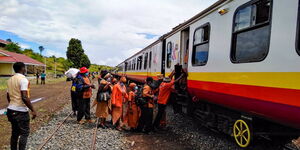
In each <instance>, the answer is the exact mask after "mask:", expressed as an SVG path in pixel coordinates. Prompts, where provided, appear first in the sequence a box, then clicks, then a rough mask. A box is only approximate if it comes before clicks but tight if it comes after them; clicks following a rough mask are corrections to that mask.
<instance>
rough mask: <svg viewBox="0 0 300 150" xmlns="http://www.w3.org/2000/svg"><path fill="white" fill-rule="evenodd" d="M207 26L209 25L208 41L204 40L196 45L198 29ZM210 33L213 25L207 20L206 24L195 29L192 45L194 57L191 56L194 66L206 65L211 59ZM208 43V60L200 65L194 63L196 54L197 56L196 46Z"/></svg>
mask: <svg viewBox="0 0 300 150" xmlns="http://www.w3.org/2000/svg"><path fill="white" fill-rule="evenodd" d="M205 26H208V40H207V41H206V42H202V43H198V44H196V45H194V43H195V35H196V31H197V30H200V29H202V28H204V27H205ZM210 33H211V26H210V23H209V22H207V23H205V24H202V25H201V26H199V27H197V28H196V29H195V30H194V33H193V45H192V58H191V64H192V66H195V67H196V66H205V65H206V64H207V62H208V60H209V42H210ZM207 43H208V53H207V61H206V63H205V64H200V65H197V64H195V63H194V56H195V51H196V49H195V48H196V46H200V45H204V44H207Z"/></svg>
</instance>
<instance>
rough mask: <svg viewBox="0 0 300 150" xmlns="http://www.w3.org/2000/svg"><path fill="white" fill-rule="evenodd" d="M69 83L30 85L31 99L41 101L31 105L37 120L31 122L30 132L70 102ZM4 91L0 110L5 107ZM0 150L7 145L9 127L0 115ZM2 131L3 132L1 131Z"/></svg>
mask: <svg viewBox="0 0 300 150" xmlns="http://www.w3.org/2000/svg"><path fill="white" fill-rule="evenodd" d="M70 85H71V83H70V82H65V81H60V82H54V83H51V84H46V85H35V84H34V85H31V99H32V100H33V99H36V98H41V97H43V98H44V99H43V100H42V101H39V102H36V103H34V104H33V106H34V108H35V109H36V111H37V113H38V114H37V115H38V116H37V118H36V119H35V120H31V122H30V126H31V132H34V131H35V130H36V129H38V128H39V127H40V126H41V125H42V124H44V123H46V122H48V121H49V119H51V116H52V114H53V113H54V112H56V111H58V110H60V109H61V108H63V107H64V106H65V105H66V104H68V103H69V102H70V92H69V90H70ZM7 105H8V103H7V100H6V91H5V90H2V91H0V109H3V108H5V107H7ZM0 128H1V130H0V135H1V138H0V149H3V147H4V146H5V145H8V144H9V140H10V134H11V127H10V123H9V122H8V121H7V117H6V116H5V115H0ZM3 129H4V130H3Z"/></svg>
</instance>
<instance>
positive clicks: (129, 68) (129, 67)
mask: <svg viewBox="0 0 300 150" xmlns="http://www.w3.org/2000/svg"><path fill="white" fill-rule="evenodd" d="M128 70H131V61H129V64H128Z"/></svg>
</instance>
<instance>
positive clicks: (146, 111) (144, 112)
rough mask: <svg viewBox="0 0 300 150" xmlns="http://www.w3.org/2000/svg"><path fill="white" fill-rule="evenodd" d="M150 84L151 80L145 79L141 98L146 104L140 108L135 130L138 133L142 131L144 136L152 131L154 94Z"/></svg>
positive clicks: (150, 78)
mask: <svg viewBox="0 0 300 150" xmlns="http://www.w3.org/2000/svg"><path fill="white" fill-rule="evenodd" d="M152 83H153V78H152V77H148V78H147V79H146V84H145V85H144V88H143V98H144V99H145V100H146V101H147V103H146V104H145V105H143V106H140V108H141V117H140V120H139V124H138V128H137V130H138V131H143V132H144V133H146V134H148V133H149V132H150V131H152V129H153V128H152V120H153V119H152V118H153V106H154V101H153V98H154V94H153V90H152V88H151V85H152Z"/></svg>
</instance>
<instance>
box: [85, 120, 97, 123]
mask: <svg viewBox="0 0 300 150" xmlns="http://www.w3.org/2000/svg"><path fill="white" fill-rule="evenodd" d="M85 122H86V123H94V122H95V120H92V119H89V120H85Z"/></svg>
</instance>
